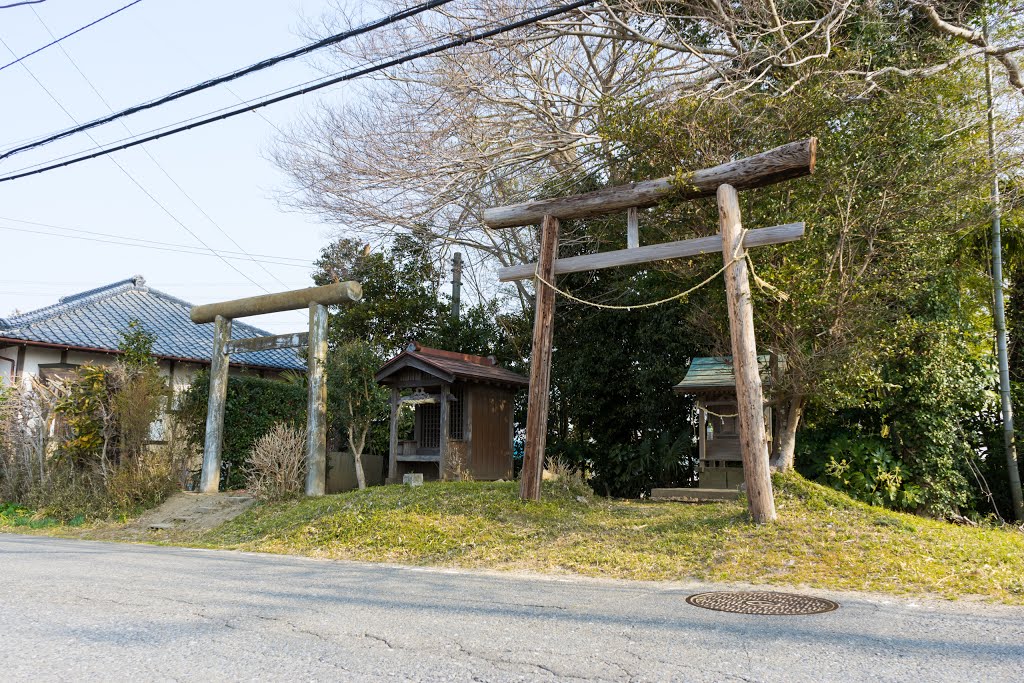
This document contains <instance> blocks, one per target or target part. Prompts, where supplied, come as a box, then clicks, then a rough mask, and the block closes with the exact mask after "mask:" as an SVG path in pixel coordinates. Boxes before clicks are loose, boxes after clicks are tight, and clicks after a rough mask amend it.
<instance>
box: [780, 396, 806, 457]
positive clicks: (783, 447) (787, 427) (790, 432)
mask: <svg viewBox="0 0 1024 683" xmlns="http://www.w3.org/2000/svg"><path fill="white" fill-rule="evenodd" d="M783 406H785V408H786V419H785V421H784V422H783V423H782V426H781V427H780V429H779V432H780V434H779V456H778V462H777V463H776V464H777V465H778V468H779V471H780V472H788V471H790V470H792V469H793V466H794V464H795V460H796V430H797V429H798V428H799V427H800V418H801V417H802V416H803V414H804V400H803V398H801V397H799V396H792V397H790V399H789V401H788V402H787V403H784V404H783Z"/></svg>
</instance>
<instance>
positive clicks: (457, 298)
mask: <svg viewBox="0 0 1024 683" xmlns="http://www.w3.org/2000/svg"><path fill="white" fill-rule="evenodd" d="M461 306H462V252H458V251H457V252H455V258H454V259H452V320H453V321H455V322H458V320H459V313H460V312H459V308H460V307H461Z"/></svg>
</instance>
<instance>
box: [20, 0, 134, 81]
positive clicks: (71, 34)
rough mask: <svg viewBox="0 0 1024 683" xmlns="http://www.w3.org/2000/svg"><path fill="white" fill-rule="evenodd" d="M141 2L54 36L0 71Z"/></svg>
mask: <svg viewBox="0 0 1024 683" xmlns="http://www.w3.org/2000/svg"><path fill="white" fill-rule="evenodd" d="M140 2H142V0H134V2H129V3H128V4H127V5H125V6H124V7H119V8H118V9H116V10H114V11H113V12H111V13H110V14H105V15H103V16H102V17H100V18H99V19H95V20H93V21H91V22H89V23H88V24H86V25H85V26H82V27H81V28H76V29H75V30H74V31H72V32H71V33H65V34H64V35H62V36H61V37H60V38H54V39H53V40H52V41H50V42H49V43H47V44H46V45H43V46H42V47H39V48H36V49H35V50H32V52H29V53H28V54H24V55H22V56H20V57H18V58H17V59H15V60H14V61H13V62H7V63H6V64H4V65H3V66H0V71H3V70H4V69H6V68H7V67H9V66H14V65H15V64H17V63H18V62H20V61H21V60H23V59H28V58H29V57H31V56H32V55H34V54H38V53H40V52H42V51H43V50H45V49H46V48H48V47H52V46H54V45H56V44H57V43H59V42H61V41H62V40H64V39H65V38H70V37H71V36H73V35H75V34H76V33H81V32H82V31H84V30H85V29H87V28H89V27H91V26H95V25H96V24H98V23H100V22H101V21H104V20H105V19H109V18H110V17H112V16H114V15H115V14H117V13H118V12H123V11H124V10H126V9H128V8H129V7H131V6H132V5H137V4H139V3H140ZM35 9H36V8H35V7H33V8H32V11H33V12H34V11H35ZM38 16H39V15H38V14H36V17H38ZM40 21H42V20H40ZM46 30H47V32H48V33H49V32H50V29H46ZM50 37H51V38H53V33H50Z"/></svg>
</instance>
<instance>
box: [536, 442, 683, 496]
mask: <svg viewBox="0 0 1024 683" xmlns="http://www.w3.org/2000/svg"><path fill="white" fill-rule="evenodd" d="M548 456H549V458H550V459H552V460H555V461H557V460H564V461H565V462H567V463H572V464H575V465H576V466H579V467H581V468H586V471H588V472H589V474H590V476H589V478H588V483H589V485H590V486H591V487H592V488H593V489H594V490H595V491H597V492H599V493H603V494H605V495H607V496H615V497H620V498H641V497H644V496H649V495H650V493H651V489H652V488H657V487H661V486H687V485H688V484H689V483H691V482H692V481H693V477H694V472H695V469H694V467H695V463H694V448H693V438H692V436H691V435H690V434H689V433H685V434H684V435H683V436H679V437H676V436H674V435H673V434H672V433H670V432H662V433H661V434H657V435H655V434H654V433H647V434H644V436H643V437H642V438H641V439H640V440H639V441H636V442H632V443H631V442H626V443H616V444H611V445H609V446H606V447H601V446H599V445H597V444H588V443H583V444H581V443H580V442H578V441H575V440H572V441H562V442H558V443H556V444H554V445H553V446H552V447H551V448H549V449H548Z"/></svg>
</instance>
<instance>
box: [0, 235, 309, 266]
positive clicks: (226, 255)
mask: <svg viewBox="0 0 1024 683" xmlns="http://www.w3.org/2000/svg"><path fill="white" fill-rule="evenodd" d="M0 230H5V231H8V232H21V233H28V234H31V235H45V236H47V237H61V238H63V239H71V240H80V241H83V242H97V243H100V244H115V245H119V246H122V247H136V248H138V249H152V250H155V251H167V252H174V253H178V254H191V255H193V256H216V257H218V258H220V259H231V260H236V261H248V260H250V259H251V258H252V257H251V256H231V255H230V254H232V253H233V252H223V251H213V250H201V249H200V248H199V247H192V246H189V245H187V244H179V245H177V247H178V248H172V247H161V246H156V245H152V244H143V243H142V242H144V241H146V240H139V241H138V243H136V242H134V241H127V240H134V238H131V237H122V236H119V235H115V236H114V237H116V238H117V239H119V240H126V241H123V242H122V241H117V240H114V239H101V238H98V237H81V236H79V235H67V234H63V233H59V232H46V231H45V230H32V229H29V228H14V227H11V226H8V225H0ZM269 258H274V257H269ZM260 262H261V263H268V264H270V265H274V266H288V267H290V268H305V269H306V270H309V269H310V268H311V267H312V264H311V263H309V262H307V263H306V264H301V263H285V262H282V261H270V260H266V259H261V260H260Z"/></svg>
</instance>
